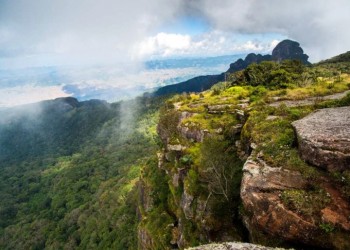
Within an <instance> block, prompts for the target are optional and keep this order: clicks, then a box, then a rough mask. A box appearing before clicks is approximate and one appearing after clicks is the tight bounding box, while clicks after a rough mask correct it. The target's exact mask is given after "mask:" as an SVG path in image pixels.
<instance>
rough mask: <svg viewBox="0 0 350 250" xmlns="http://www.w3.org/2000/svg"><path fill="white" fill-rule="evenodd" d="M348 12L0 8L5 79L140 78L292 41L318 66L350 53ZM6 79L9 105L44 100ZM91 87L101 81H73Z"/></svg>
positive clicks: (313, 5)
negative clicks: (57, 73)
mask: <svg viewBox="0 0 350 250" xmlns="http://www.w3.org/2000/svg"><path fill="white" fill-rule="evenodd" d="M349 10H350V1H348V0H303V1H301V0H295V1H291V0H278V1H277V0H245V1H242V0H217V1H212V0H129V1H121V0H99V1H96V0H75V1H71V0H50V1H47V0H33V1H28V0H0V74H3V75H4V72H8V71H9V70H17V69H26V68H31V67H88V68H89V70H90V71H91V70H93V69H94V66H96V65H98V66H100V65H118V67H119V69H120V70H121V71H123V72H125V73H130V74H133V73H135V72H139V71H141V70H143V69H144V65H143V62H144V61H145V60H152V59H168V58H184V57H206V56H219V55H232V54H247V53H250V52H255V53H263V54H265V53H270V52H271V50H272V49H273V47H274V46H275V45H276V44H277V43H278V42H279V41H281V40H283V39H286V38H288V39H292V40H296V41H298V42H299V43H300V44H301V46H302V48H303V49H304V52H305V53H307V54H308V55H309V56H310V61H312V62H317V61H319V60H321V59H325V58H329V57H331V56H334V55H337V54H339V53H343V52H346V51H348V50H349V47H350V46H349V44H350V33H349V32H347V25H348V24H349V23H350V15H349ZM121 65H124V68H123V66H121ZM106 74H107V73H106ZM88 75H89V74H88ZM93 78H94V79H93ZM3 79H4V77H1V75H0V96H2V97H3V96H4V95H5V94H6V93H17V94H19V96H16V95H14V96H13V98H19V97H21V98H24V97H26V96H31V97H34V96H35V95H39V96H40V94H38V93H37V92H38V91H40V86H39V85H40V84H38V83H37V82H36V81H35V80H31V81H30V82H27V83H23V84H21V85H16V86H5V83H4V82H5V81H3ZM31 79H33V78H31ZM91 80H96V81H98V80H100V79H99V78H96V77H92V78H90V79H87V78H84V77H83V76H81V78H80V79H76V78H75V79H74V81H79V82H80V83H81V82H83V81H85V82H87V81H90V82H91ZM7 82H8V81H7ZM12 82H13V81H12ZM65 84H67V82H61V83H57V84H54V85H49V86H45V87H46V89H45V94H42V96H43V98H52V97H54V96H62V95H70V93H68V92H66V91H64V86H65ZM115 84H118V83H117V82H116V83H115ZM130 84H133V83H132V82H130ZM41 85H43V84H42V83H41ZM5 88H6V90H5V91H4V89H5ZM9 98H12V97H9ZM38 99H40V98H38V97H36V98H31V99H30V101H35V100H38ZM28 101H29V100H28ZM4 105H5V104H4ZM0 106H1V104H0Z"/></svg>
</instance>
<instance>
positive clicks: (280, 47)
mask: <svg viewBox="0 0 350 250" xmlns="http://www.w3.org/2000/svg"><path fill="white" fill-rule="evenodd" d="M308 58H309V56H308V55H306V54H304V51H303V49H302V48H301V47H300V44H299V43H298V42H295V41H291V40H283V41H282V42H280V43H279V44H277V46H276V47H275V48H274V49H273V51H272V55H261V54H254V53H250V54H248V55H247V56H246V58H245V59H244V60H243V59H238V60H237V61H236V62H234V63H232V64H230V68H229V69H228V70H227V71H226V73H234V72H237V71H240V70H243V69H245V68H247V67H248V66H249V65H250V64H252V63H260V62H262V61H275V62H280V61H283V60H300V61H301V62H302V63H304V64H310V62H309V61H308ZM224 79H225V73H221V74H219V75H208V76H198V77H195V78H192V79H189V80H187V81H184V82H180V83H177V84H174V85H168V86H165V87H162V88H159V89H158V90H157V91H155V92H154V93H153V94H154V95H155V96H161V95H167V94H174V93H183V92H198V91H203V90H207V89H209V88H211V86H213V85H214V84H216V83H218V82H220V81H223V80H224Z"/></svg>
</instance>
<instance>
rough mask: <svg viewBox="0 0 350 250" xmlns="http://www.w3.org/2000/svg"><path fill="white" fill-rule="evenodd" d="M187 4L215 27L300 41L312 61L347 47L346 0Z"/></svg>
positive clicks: (349, 18) (238, 0)
mask: <svg viewBox="0 0 350 250" xmlns="http://www.w3.org/2000/svg"><path fill="white" fill-rule="evenodd" d="M187 5H188V8H191V9H194V10H196V11H197V13H201V15H202V16H203V17H204V18H206V20H208V22H209V23H210V24H211V26H213V27H214V28H215V29H219V30H223V31H227V32H233V33H245V34H257V33H269V32H274V33H279V34H284V35H285V36H287V37H289V38H291V39H294V40H297V41H298V42H300V43H301V46H302V47H303V48H304V50H305V52H306V53H307V54H309V55H310V58H311V60H312V61H317V60H320V59H324V58H328V57H331V56H334V55H337V54H339V53H343V52H345V51H348V50H349V44H350V33H349V32H347V26H348V24H349V23H350V15H349V10H350V1H349V0H304V1H290V0H278V1H276V0H264V1H261V0H247V1H241V0H222V1H220V2H218V1H212V0H197V1H189V2H187Z"/></svg>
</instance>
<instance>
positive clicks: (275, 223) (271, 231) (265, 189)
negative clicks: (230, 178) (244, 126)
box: [241, 152, 350, 249]
mask: <svg viewBox="0 0 350 250" xmlns="http://www.w3.org/2000/svg"><path fill="white" fill-rule="evenodd" d="M252 155H255V153H254V152H253V154H252ZM243 172H244V173H243V179H242V183H241V198H242V202H243V207H244V215H243V222H244V224H245V225H246V227H247V229H248V231H249V233H250V240H251V242H253V243H260V244H266V242H264V241H262V240H261V239H262V238H264V239H269V238H270V237H272V238H274V237H275V238H276V239H277V238H278V239H279V240H282V241H284V242H291V243H293V242H294V243H296V242H297V243H298V244H305V245H308V246H317V247H322V248H336V249H347V247H349V246H350V239H348V240H344V239H342V243H341V244H339V243H338V242H337V238H338V237H339V235H342V234H347V233H349V226H350V224H349V223H350V221H349V220H350V219H349V218H350V217H349V216H350V210H349V204H348V202H347V201H346V199H344V198H343V197H342V196H341V195H340V193H339V192H338V191H337V190H336V189H335V188H334V186H332V184H331V181H330V180H328V179H327V178H326V177H324V178H323V179H322V180H318V182H319V184H318V185H319V188H321V189H323V190H325V192H326V197H327V198H326V200H327V201H326V202H325V203H324V204H321V205H320V204H317V203H320V201H319V200H314V199H313V198H311V199H310V202H313V203H314V204H310V207H312V206H315V208H312V209H313V210H312V212H310V213H309V212H305V211H301V210H300V209H302V208H298V207H295V206H294V205H293V206H289V205H288V202H287V201H286V200H287V198H286V196H285V194H293V195H294V194H300V195H299V196H298V195H295V197H293V198H292V200H297V201H296V202H304V205H302V206H308V205H307V204H306V201H307V199H309V198H308V195H307V193H308V190H309V189H310V183H309V182H308V181H307V180H306V179H305V178H304V177H303V176H302V175H301V174H300V173H299V172H297V171H291V170H287V169H283V167H278V168H276V167H275V168H274V167H270V166H268V165H267V164H266V163H265V162H264V161H263V160H262V159H260V158H259V157H258V156H256V155H255V156H254V157H253V156H251V157H249V158H248V160H247V161H246V163H245V164H244V167H243ZM305 204H306V205H305ZM317 206H320V207H319V208H316V207H317ZM310 210H311V208H310ZM324 227H329V228H331V229H332V230H333V229H334V228H338V230H339V235H337V233H338V232H337V233H335V232H333V234H326V233H325V231H324V230H325V228H324ZM326 230H327V228H326ZM262 235H264V236H262ZM320 235H322V237H320ZM340 237H341V236H340ZM268 244H270V243H268ZM272 244H273V243H272Z"/></svg>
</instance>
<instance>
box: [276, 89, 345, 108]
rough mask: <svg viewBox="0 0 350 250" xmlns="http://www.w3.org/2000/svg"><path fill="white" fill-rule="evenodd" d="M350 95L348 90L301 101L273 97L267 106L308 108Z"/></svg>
mask: <svg viewBox="0 0 350 250" xmlns="http://www.w3.org/2000/svg"><path fill="white" fill-rule="evenodd" d="M349 93H350V90H347V91H344V92H340V93H336V94H332V95H326V96H316V97H308V98H305V99H302V100H280V98H279V97H273V98H272V103H270V104H269V106H270V107H278V106H280V105H286V106H287V107H300V106H309V105H314V104H316V103H320V102H323V101H328V100H339V99H342V98H344V97H346V96H347V95H348V94H349Z"/></svg>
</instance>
